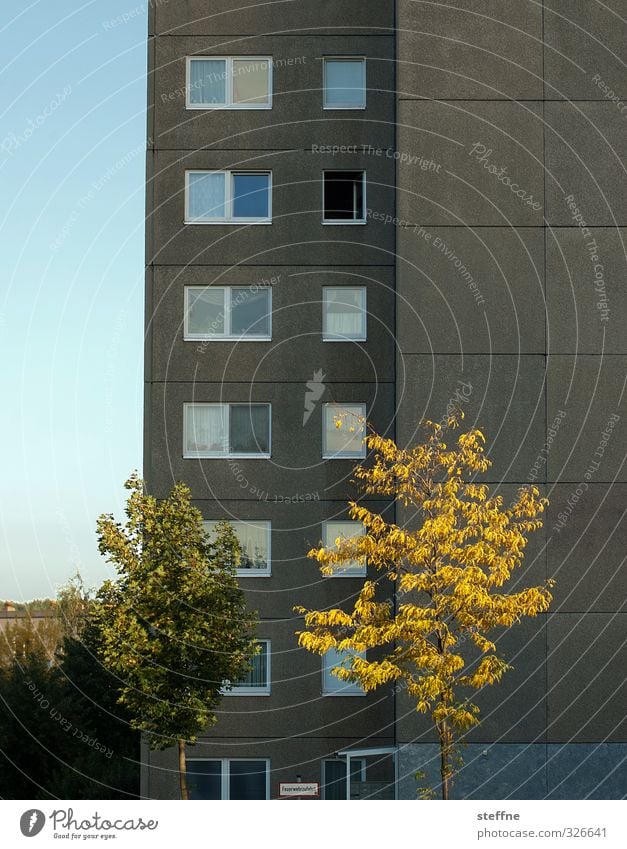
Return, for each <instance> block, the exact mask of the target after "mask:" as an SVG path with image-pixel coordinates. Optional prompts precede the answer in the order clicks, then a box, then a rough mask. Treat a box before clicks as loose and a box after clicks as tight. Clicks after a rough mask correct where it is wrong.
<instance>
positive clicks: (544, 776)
mask: <svg viewBox="0 0 627 849" xmlns="http://www.w3.org/2000/svg"><path fill="white" fill-rule="evenodd" d="M397 6H398V16H399V17H398V26H399V29H400V31H401V35H400V37H399V43H398V55H399V59H400V62H399V106H398V109H399V131H398V148H399V150H400V151H407V152H412V153H420V155H422V156H423V157H425V158H428V159H433V160H434V161H437V162H438V163H440V164H441V166H442V167H441V168H440V169H439V171H438V172H437V173H436V172H434V173H429V174H428V175H426V176H423V175H422V173H421V172H420V171H419V170H417V169H413V170H412V168H411V167H409V166H407V165H406V166H405V167H400V166H399V168H398V175H397V179H398V183H399V192H398V204H397V209H398V215H399V217H400V218H402V219H403V221H402V222H401V224H400V226H399V227H398V230H399V232H398V245H399V254H400V255H399V257H398V260H397V281H398V300H397V315H398V316H399V318H398V323H397V330H398V340H399V349H400V352H399V355H398V360H397V395H398V396H399V397H401V395H402V394H403V393H404V401H403V404H402V407H401V412H400V415H399V418H398V422H397V429H398V433H399V437H400V438H401V440H402V441H407V442H410V441H411V440H412V438H413V434H414V428H415V421H416V419H417V418H420V417H423V416H428V417H431V418H437V419H439V418H441V416H442V415H443V413H444V410H445V408H446V403H447V400H448V399H449V398H451V397H454V395H455V389H456V386H459V385H461V384H460V383H459V382H460V381H463V382H465V383H466V384H471V385H472V392H470V397H469V400H468V401H467V403H466V404H465V405H464V410H465V413H466V420H465V424H466V425H468V426H471V425H476V426H479V427H481V428H483V429H484V431H485V433H486V436H487V445H488V453H489V454H490V455H491V457H492V459H493V461H494V465H493V466H492V469H491V470H490V472H489V473H488V475H487V476H486V478H487V479H488V480H490V481H491V482H492V483H493V484H494V485H495V486H497V487H498V488H499V489H501V491H504V490H503V487H504V485H505V484H509V485H511V486H514V485H515V484H520V483H531V482H534V483H536V484H539V485H540V486H541V489H542V491H543V493H544V494H546V495H547V497H548V498H549V499H550V502H551V505H550V507H549V510H548V513H547V517H546V524H545V528H544V529H543V531H542V532H541V534H539V535H538V540H536V542H535V543H534V545H535V546H538V545H540V549H541V550H540V552H538V549H537V548H536V549H535V553H534V554H532V563H531V565H530V566H529V565H527V566H526V567H525V573H524V574H523V576H522V582H523V583H532V582H534V581H539V580H541V579H542V578H543V577H544V575H547V576H550V577H553V578H555V580H556V581H557V585H556V587H555V591H554V603H553V605H552V608H551V611H550V613H549V614H548V615H547V616H546V617H540V618H539V619H537V620H535V621H532V622H526V623H525V624H524V625H523V626H518V627H516V628H514V629H512V630H511V631H510V632H506V633H504V634H503V635H501V636H500V637H499V641H498V645H499V648H502V649H503V654H504V656H505V657H507V658H509V659H511V662H512V665H513V666H514V669H513V670H512V671H510V672H508V673H507V674H506V676H505V678H504V679H503V682H502V684H501V685H499V686H498V687H496V688H488V690H487V691H486V692H482V693H480V694H478V696H477V704H479V705H480V707H481V716H482V720H483V721H482V723H481V725H480V726H479V728H476V729H474V730H473V731H472V732H470V733H469V734H468V735H467V738H466V739H467V741H468V747H467V750H466V753H467V755H466V757H467V760H468V766H467V767H466V768H465V769H464V771H463V773H462V775H461V776H460V780H459V782H458V785H457V791H456V792H457V794H458V796H459V798H584V797H587V796H590V797H597V798H618V797H619V796H621V795H622V794H623V793H624V786H625V774H624V771H622V770H623V767H622V766H621V759H624V756H625V745H624V744H625V740H626V737H625V734H626V728H625V725H624V720H623V713H624V711H622V710H621V708H620V707H619V704H620V702H621V699H622V700H623V701H624V692H625V691H624V674H623V670H624V663H625V661H624V657H623V655H622V648H621V646H622V645H624V638H625V622H626V620H625V608H624V599H625V587H624V576H623V575H624V568H623V566H624V564H623V558H624V541H625V530H624V496H625V493H624V492H623V489H622V487H623V484H622V482H624V480H625V477H624V476H625V464H624V459H625V400H624V379H625V367H626V365H627V361H626V359H625V354H626V353H627V351H626V342H625V334H624V331H623V328H624V314H625V313H624V310H625V286H624V279H625V270H626V259H625V247H624V244H625V243H624V226H625V223H626V221H627V210H626V208H625V193H624V182H623V181H622V175H620V166H619V164H618V163H619V161H624V157H625V153H626V150H625V138H626V135H625V120H626V116H627V109H623V108H622V107H621V105H620V103H619V104H617V103H615V102H611V101H610V100H608V99H607V97H606V96H605V95H606V90H604V89H603V88H602V84H603V83H605V84H607V87H609V88H611V89H613V90H614V91H616V93H617V94H619V95H624V94H625V88H626V87H625V83H624V80H625V78H624V72H623V66H622V65H621V64H620V58H622V60H623V61H624V58H625V43H624V38H623V39H622V41H621V39H620V38H619V35H618V32H617V27H616V19H615V17H614V15H613V14H612V8H610V7H599V6H594V5H593V4H589V3H585V2H583V0H572V2H568V3H560V2H557V0H547V2H545V3H544V4H537V3H532V2H505V3H503V2H499V3H495V2H489V0H485V2H479V0H464V2H460V1H459V0H456V2H455V3H452V2H450V3H449V2H444V3H439V4H427V6H425V4H422V3H418V2H414V0H399V3H398V4H397ZM424 98H427V99H426V100H425V99H424ZM621 102H622V101H621ZM623 105H624V104H623ZM477 145H481V147H480V148H477V147H476V146H477ZM473 148H474V150H475V152H474V153H473ZM482 156H483V157H484V161H481V157H482ZM502 169H505V170H504V171H503V170H502ZM503 175H509V176H510V177H511V179H512V181H514V180H515V182H516V183H517V185H518V186H519V188H520V189H521V190H524V195H525V197H524V198H521V197H519V196H518V195H517V194H514V193H513V192H512V191H511V190H510V188H509V187H508V186H506V185H504V183H503V182H502V181H501V180H500V178H501V177H503ZM522 193H523V192H522V191H521V194H522ZM529 195H532V196H533V202H534V203H536V208H534V207H533V205H532V204H531V203H529V204H528V203H527V202H526V201H527V199H528V198H527V196H529ZM571 195H572V196H573V197H572V198H571V199H570V200H571V203H574V204H575V205H576V206H577V207H578V208H579V210H580V212H581V214H582V215H583V218H584V219H585V221H586V224H587V225H588V228H589V229H588V233H589V234H588V233H583V234H582V232H581V230H580V228H578V227H577V226H576V225H577V221H576V220H574V219H573V210H572V209H571V208H569V206H568V198H569V197H570V196H571ZM592 240H596V246H597V247H596V253H597V254H598V258H596V259H592V260H591V256H592V253H594V252H595V251H593V252H592V253H591V252H590V251H589V249H588V247H587V245H586V242H591V241H592ZM595 266H596V267H595ZM595 273H597V274H598V275H600V278H599V277H598V276H597V278H596V279H595ZM595 282H596V283H597V288H596V289H595ZM604 286H605V288H603V287H604ZM478 292H479V293H480V295H478V294H477V293H478ZM606 297H607V299H608V301H606V300H605V298H606ZM608 306H609V308H610V312H609V314H605V313H604V312H603V310H604V309H605V308H606V307H608ZM608 316H609V317H608ZM556 419H558V426H557V428H556V427H555V425H554V422H555V420H556ZM398 713H399V723H398V733H399V741H400V743H401V744H403V743H405V742H406V743H407V748H406V749H404V750H403V755H402V759H401V762H402V763H403V764H404V767H403V768H402V772H403V773H404V774H405V775H406V778H405V781H404V785H403V789H402V795H403V797H404V798H413V797H414V795H415V791H414V784H413V779H411V780H410V779H409V778H407V776H408V775H409V774H410V773H411V772H412V771H415V769H417V768H418V767H417V766H416V765H417V764H420V763H425V762H429V760H430V759H433V758H434V754H435V749H434V746H433V742H432V741H433V740H434V738H433V734H432V732H431V730H430V728H429V727H428V724H427V723H426V722H425V721H424V719H423V718H421V717H418V716H416V715H415V714H413V713H412V711H411V704H410V703H409V702H407V700H406V699H405V698H404V697H403V696H400V697H399V701H398ZM433 763H435V761H434V762H433ZM432 768H433V764H432V765H431V766H429V768H428V769H429V770H432ZM610 776H611V778H610Z"/></svg>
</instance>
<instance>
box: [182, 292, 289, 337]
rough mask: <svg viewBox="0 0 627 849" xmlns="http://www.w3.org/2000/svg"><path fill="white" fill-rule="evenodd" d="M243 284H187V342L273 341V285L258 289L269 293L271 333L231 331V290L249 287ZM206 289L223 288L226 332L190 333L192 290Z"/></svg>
mask: <svg viewBox="0 0 627 849" xmlns="http://www.w3.org/2000/svg"><path fill="white" fill-rule="evenodd" d="M247 288H251V289H252V286H250V287H248V286H246V285H243V286H185V293H184V305H183V309H184V313H183V339H184V341H185V342H199V341H203V340H211V341H212V342H234V341H237V342H271V341H272V286H258V287H257V290H259V289H263V290H264V291H265V292H267V293H268V328H269V331H270V332H269V333H267V334H266V333H254V334H253V333H243V334H242V333H239V334H238V333H231V332H230V331H231V290H232V289H247ZM206 289H222V291H223V292H224V295H223V299H222V315H223V316H224V333H190V331H189V313H190V309H189V299H188V295H189V293H191V292H198V291H201V292H204V291H205V290H206Z"/></svg>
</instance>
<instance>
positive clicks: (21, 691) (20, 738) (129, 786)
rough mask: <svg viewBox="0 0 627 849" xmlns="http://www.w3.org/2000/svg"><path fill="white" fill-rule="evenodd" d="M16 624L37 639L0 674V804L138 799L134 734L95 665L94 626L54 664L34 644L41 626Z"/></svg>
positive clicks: (69, 641)
mask: <svg viewBox="0 0 627 849" xmlns="http://www.w3.org/2000/svg"><path fill="white" fill-rule="evenodd" d="M44 622H54V620H48V619H46V620H44ZM19 624H20V628H22V629H23V630H24V631H25V632H28V631H29V629H30V632H32V633H33V634H35V639H32V640H29V641H26V640H24V641H22V643H21V649H20V651H19V652H15V653H14V654H12V655H10V656H8V657H7V659H6V662H5V663H4V664H3V666H2V667H0V797H2V798H5V799H54V798H71V799H94V798H97V799H109V798H111V799H116V798H128V797H134V796H137V795H138V794H139V767H138V760H139V734H138V733H137V732H136V731H133V730H132V729H131V728H130V724H129V719H128V716H126V715H125V713H124V710H123V709H122V708H120V706H118V705H117V704H116V701H117V693H116V682H115V681H114V679H112V677H111V676H110V675H109V674H108V673H107V672H106V670H104V669H103V668H102V665H101V664H100V663H99V662H98V659H97V651H98V632H97V629H96V628H95V626H94V625H93V624H92V623H91V622H90V621H89V620H86V621H85V624H84V627H83V628H82V630H81V633H80V636H78V637H76V638H71V637H65V639H64V643H63V646H62V650H61V651H58V652H57V655H56V662H55V658H54V653H53V652H51V651H50V650H49V648H47V647H46V646H45V645H44V644H43V643H42V641H41V640H40V639H38V638H37V631H38V629H39V628H40V627H41V624H42V623H40V624H39V626H33V625H32V624H31V623H30V620H23V621H22V622H21V623H19ZM53 649H54V646H53Z"/></svg>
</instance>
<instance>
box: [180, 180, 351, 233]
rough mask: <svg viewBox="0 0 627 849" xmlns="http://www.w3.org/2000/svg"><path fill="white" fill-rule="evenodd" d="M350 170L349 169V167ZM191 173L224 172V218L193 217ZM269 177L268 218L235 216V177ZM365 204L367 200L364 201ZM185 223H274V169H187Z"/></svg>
mask: <svg viewBox="0 0 627 849" xmlns="http://www.w3.org/2000/svg"><path fill="white" fill-rule="evenodd" d="M347 170H348V169H347ZM190 174H224V175H225V179H224V208H225V209H226V212H227V214H226V215H225V217H224V218H191V217H190V214H189V176H190ZM241 175H244V176H247V177H251V176H252V177H259V176H265V177H268V215H267V217H266V218H240V217H237V218H235V217H234V216H233V178H234V177H238V176H241ZM364 204H365V201H364ZM184 223H185V224H272V171H266V170H261V171H244V170H242V169H241V168H234V169H233V170H223V171H221V170H220V169H213V168H190V169H188V170H186V171H185V220H184Z"/></svg>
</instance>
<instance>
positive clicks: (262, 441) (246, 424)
mask: <svg viewBox="0 0 627 849" xmlns="http://www.w3.org/2000/svg"><path fill="white" fill-rule="evenodd" d="M183 456H184V457H188V458H189V457H249V456H250V457H269V456H270V405H269V404H185V405H184V406H183Z"/></svg>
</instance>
